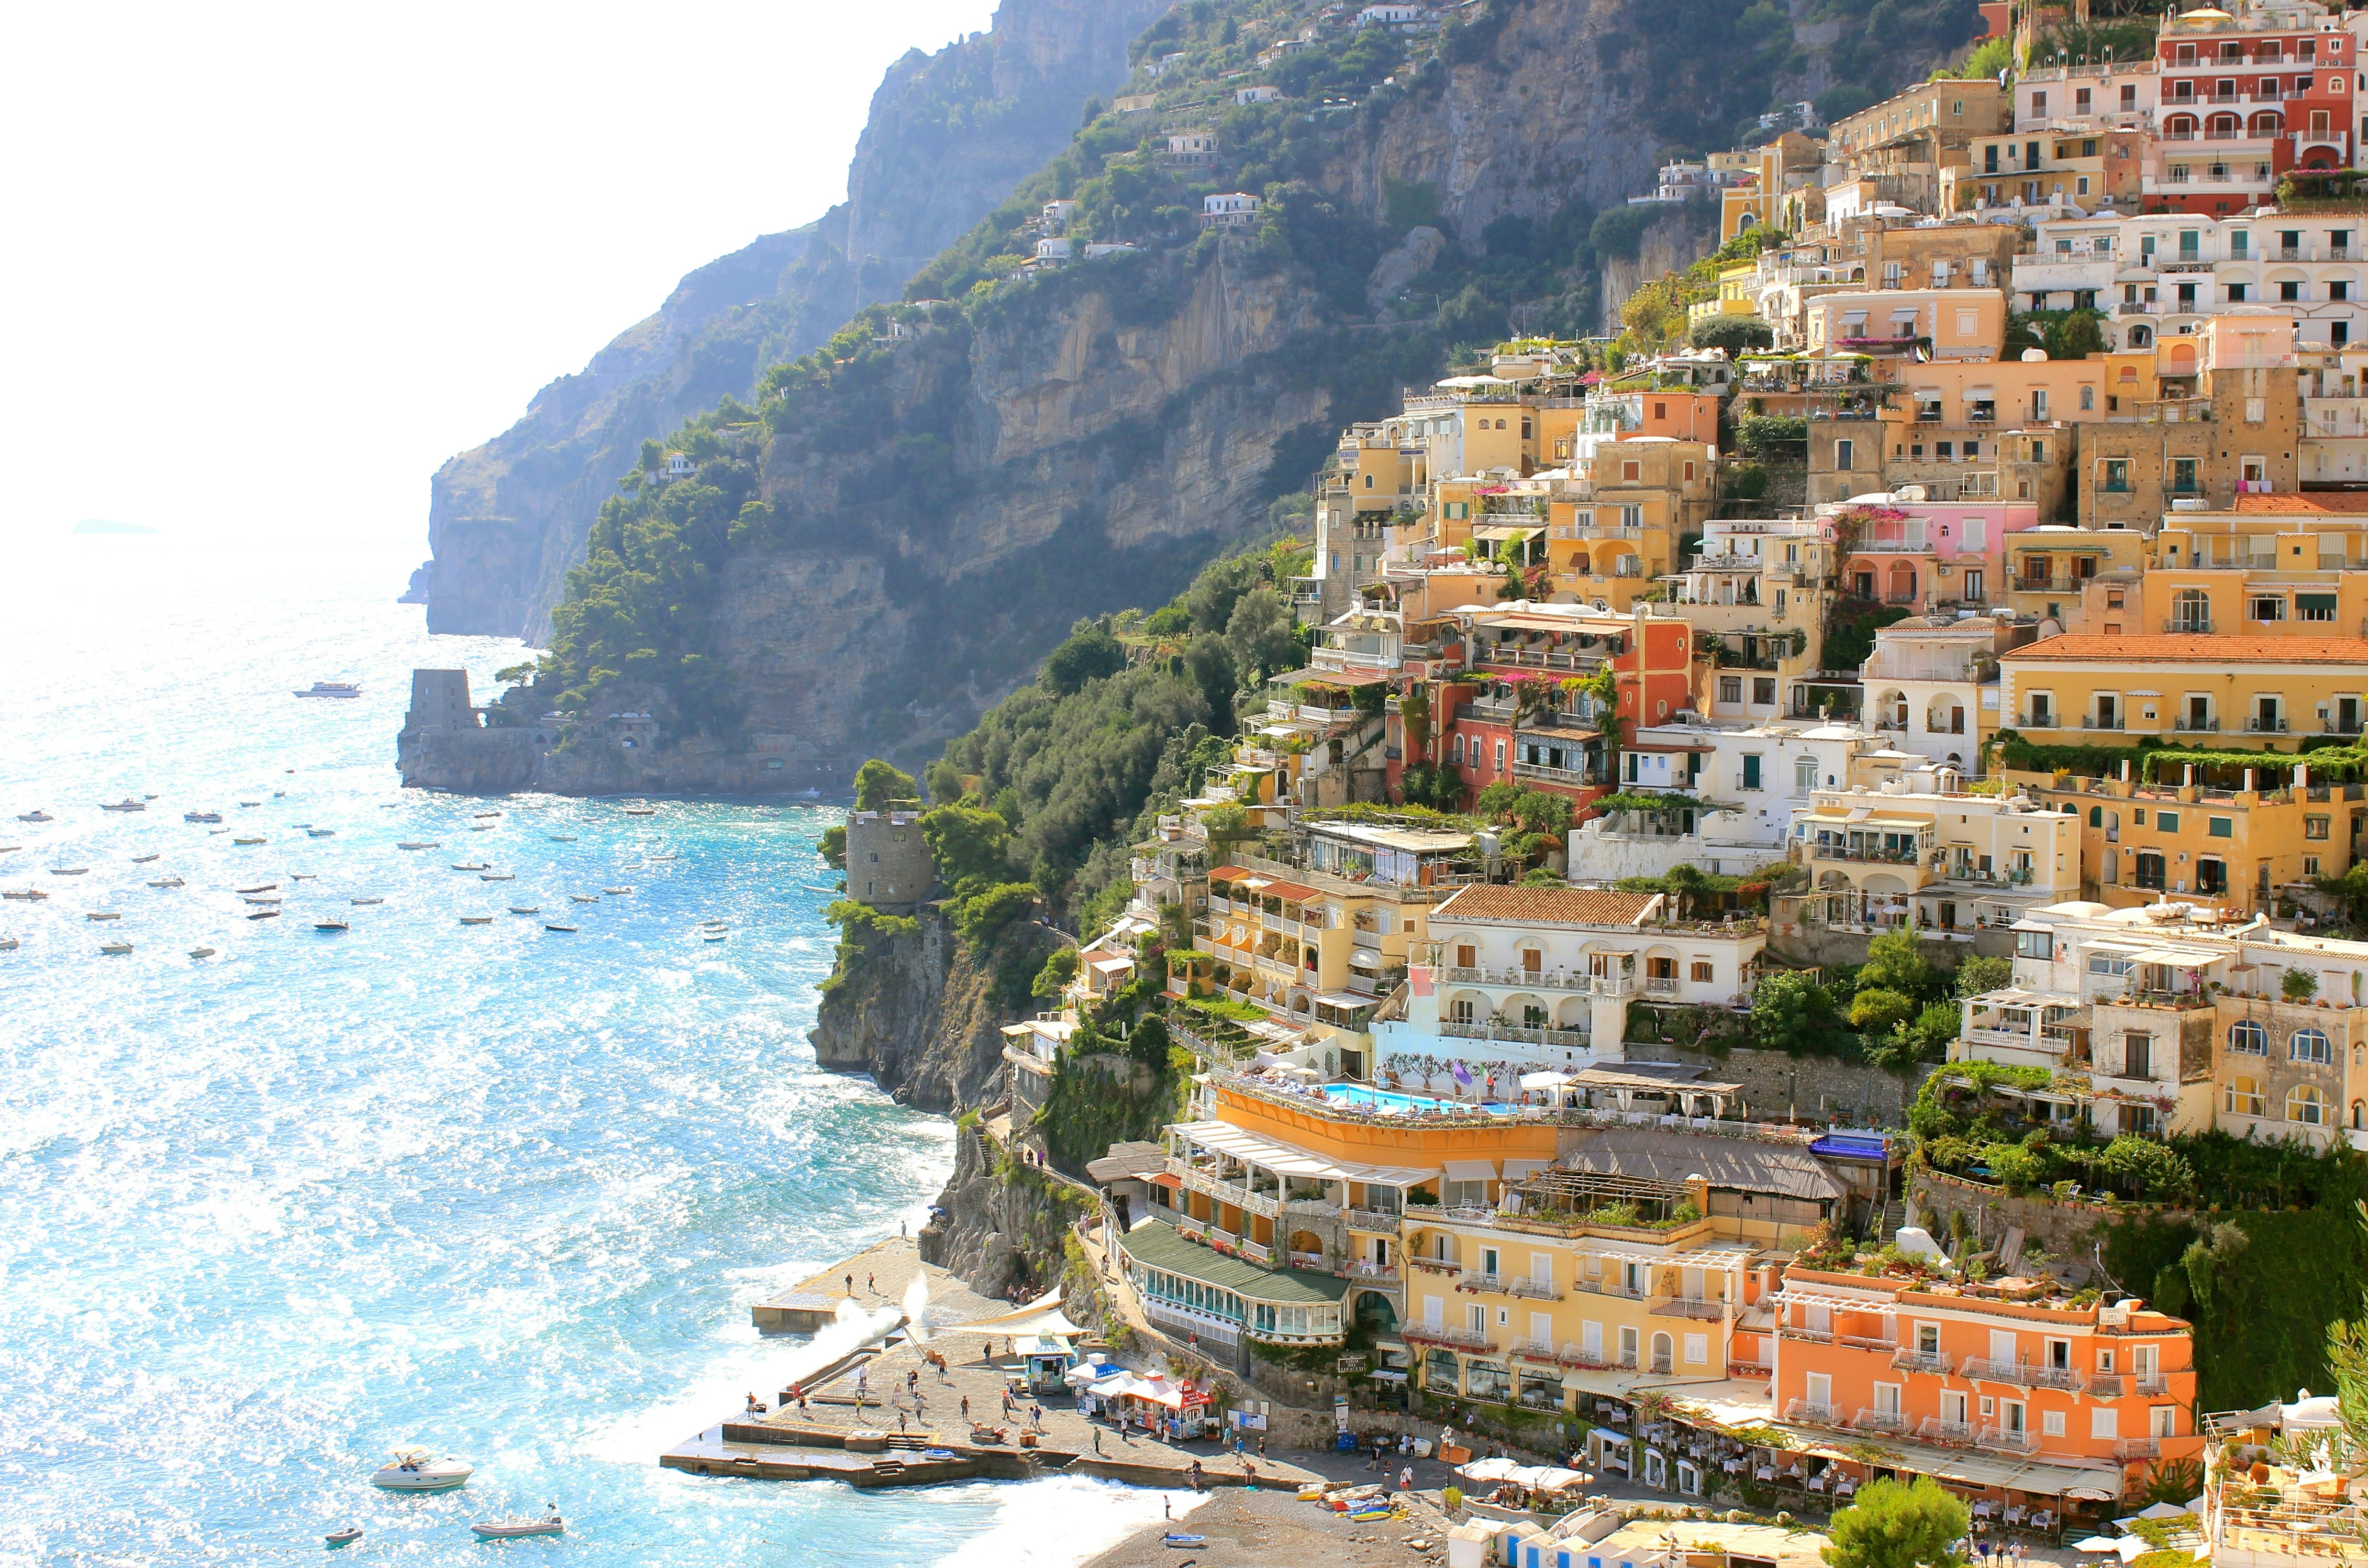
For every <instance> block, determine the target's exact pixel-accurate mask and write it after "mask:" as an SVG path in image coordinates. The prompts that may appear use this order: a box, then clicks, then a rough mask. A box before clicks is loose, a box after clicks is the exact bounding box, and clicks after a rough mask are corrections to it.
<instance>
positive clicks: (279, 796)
mask: <svg viewBox="0 0 2368 1568" xmlns="http://www.w3.org/2000/svg"><path fill="white" fill-rule="evenodd" d="M288 771H289V772H290V773H293V772H295V771H296V770H295V769H294V768H292V767H291V768H290V769H289V770H288ZM271 798H272V799H273V800H275V801H284V800H286V799H287V798H288V791H287V790H273V791H271Z"/></svg>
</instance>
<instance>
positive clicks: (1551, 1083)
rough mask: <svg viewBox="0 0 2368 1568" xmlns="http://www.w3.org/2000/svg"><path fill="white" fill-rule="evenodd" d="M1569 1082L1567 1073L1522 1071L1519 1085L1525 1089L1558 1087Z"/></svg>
mask: <svg viewBox="0 0 2368 1568" xmlns="http://www.w3.org/2000/svg"><path fill="white" fill-rule="evenodd" d="M1569 1082H1570V1074H1567V1073H1524V1074H1521V1087H1523V1088H1525V1089H1559V1088H1561V1087H1562V1086H1563V1085H1565V1084H1567V1083H1569Z"/></svg>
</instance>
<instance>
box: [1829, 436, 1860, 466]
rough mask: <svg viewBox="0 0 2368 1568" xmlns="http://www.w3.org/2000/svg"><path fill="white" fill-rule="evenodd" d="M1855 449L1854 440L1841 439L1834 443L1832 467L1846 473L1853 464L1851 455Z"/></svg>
mask: <svg viewBox="0 0 2368 1568" xmlns="http://www.w3.org/2000/svg"><path fill="white" fill-rule="evenodd" d="M1855 450H1856V443H1855V442H1852V441H1848V440H1841V441H1836V442H1835V443H1834V467H1835V469H1836V470H1837V471H1838V472H1845V473H1847V472H1850V469H1851V468H1852V467H1853V466H1854V465H1853V464H1852V462H1851V455H1852V453H1853V452H1854V451H1855Z"/></svg>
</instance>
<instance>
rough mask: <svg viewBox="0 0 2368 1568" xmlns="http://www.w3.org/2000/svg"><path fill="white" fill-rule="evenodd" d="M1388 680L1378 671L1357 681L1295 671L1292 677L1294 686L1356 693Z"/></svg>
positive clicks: (1342, 677) (1344, 677)
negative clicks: (1317, 687) (1359, 689)
mask: <svg viewBox="0 0 2368 1568" xmlns="http://www.w3.org/2000/svg"><path fill="white" fill-rule="evenodd" d="M1388 678H1389V676H1386V675H1384V674H1383V673H1382V672H1380V671H1378V670H1377V671H1375V672H1374V673H1373V674H1372V676H1363V677H1360V678H1356V679H1351V678H1349V677H1347V676H1326V675H1306V674H1302V673H1300V672H1298V671H1293V672H1292V676H1291V679H1292V685H1294V686H1320V687H1326V689H1328V690H1332V691H1354V690H1356V689H1357V688H1358V687H1360V686H1372V685H1373V684H1375V683H1376V682H1378V681H1383V680H1387V679H1388Z"/></svg>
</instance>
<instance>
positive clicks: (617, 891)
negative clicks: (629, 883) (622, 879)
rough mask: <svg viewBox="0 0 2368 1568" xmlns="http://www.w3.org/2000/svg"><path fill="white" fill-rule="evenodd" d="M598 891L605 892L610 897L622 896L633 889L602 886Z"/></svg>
mask: <svg viewBox="0 0 2368 1568" xmlns="http://www.w3.org/2000/svg"><path fill="white" fill-rule="evenodd" d="M600 891H601V892H605V893H607V894H608V895H609V897H610V898H622V897H624V896H625V895H626V894H627V893H629V892H632V891H633V890H632V889H631V888H602V889H601V890H600Z"/></svg>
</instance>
